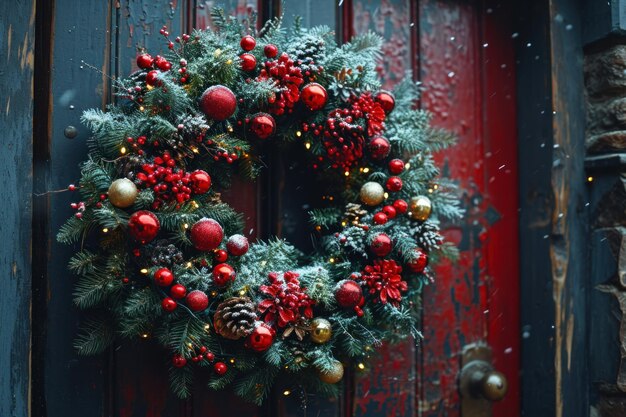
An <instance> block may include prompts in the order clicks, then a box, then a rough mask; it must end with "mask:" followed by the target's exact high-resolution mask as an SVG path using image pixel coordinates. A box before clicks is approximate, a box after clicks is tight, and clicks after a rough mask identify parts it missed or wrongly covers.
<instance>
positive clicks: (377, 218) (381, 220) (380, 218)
mask: <svg viewBox="0 0 626 417" xmlns="http://www.w3.org/2000/svg"><path fill="white" fill-rule="evenodd" d="M388 220H389V218H388V217H387V215H386V214H385V213H383V212H382V211H379V212H378V213H376V214H374V223H376V224H385V223H387V221H388Z"/></svg>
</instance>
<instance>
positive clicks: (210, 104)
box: [200, 85, 237, 121]
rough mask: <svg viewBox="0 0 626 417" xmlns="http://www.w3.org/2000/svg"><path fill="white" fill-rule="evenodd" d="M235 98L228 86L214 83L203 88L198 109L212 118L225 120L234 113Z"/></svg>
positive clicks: (235, 106)
mask: <svg viewBox="0 0 626 417" xmlns="http://www.w3.org/2000/svg"><path fill="white" fill-rule="evenodd" d="M236 108H237V98H236V97H235V95H234V94H233V92H232V91H230V89H229V88H228V87H224V86H223V85H214V86H213V87H209V88H207V89H206V90H204V93H202V97H200V109H201V110H202V111H203V112H204V114H206V115H207V116H209V117H210V118H211V119H213V120H217V121H221V120H226V119H228V118H229V117H230V116H232V115H233V114H234V113H235V109H236Z"/></svg>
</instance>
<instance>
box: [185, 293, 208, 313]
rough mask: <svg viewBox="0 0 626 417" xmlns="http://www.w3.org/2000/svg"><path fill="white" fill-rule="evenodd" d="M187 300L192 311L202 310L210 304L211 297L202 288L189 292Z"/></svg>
mask: <svg viewBox="0 0 626 417" xmlns="http://www.w3.org/2000/svg"><path fill="white" fill-rule="evenodd" d="M186 301H187V306H188V307H189V309H190V310H191V311H196V312H197V311H202V310H205V309H206V308H207V307H208V306H209V297H208V296H207V295H206V294H205V293H204V292H203V291H200V290H194V291H192V292H190V293H189V294H187V299H186Z"/></svg>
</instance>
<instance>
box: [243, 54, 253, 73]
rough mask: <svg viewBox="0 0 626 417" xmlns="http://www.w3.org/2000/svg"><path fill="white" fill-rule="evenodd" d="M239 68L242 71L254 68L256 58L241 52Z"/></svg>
mask: <svg viewBox="0 0 626 417" xmlns="http://www.w3.org/2000/svg"><path fill="white" fill-rule="evenodd" d="M239 58H240V59H241V69H242V70H244V71H252V70H253V69H255V68H256V58H255V57H254V55H252V54H241V55H240V56H239Z"/></svg>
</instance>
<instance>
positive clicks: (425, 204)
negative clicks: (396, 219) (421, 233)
mask: <svg viewBox="0 0 626 417" xmlns="http://www.w3.org/2000/svg"><path fill="white" fill-rule="evenodd" d="M431 209H432V204H431V203H430V198H428V197H426V196H425V195H418V196H417V197H413V198H412V199H411V201H409V215H410V216H411V218H412V219H413V220H419V221H422V222H423V221H425V220H426V219H428V217H430V211H431Z"/></svg>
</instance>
